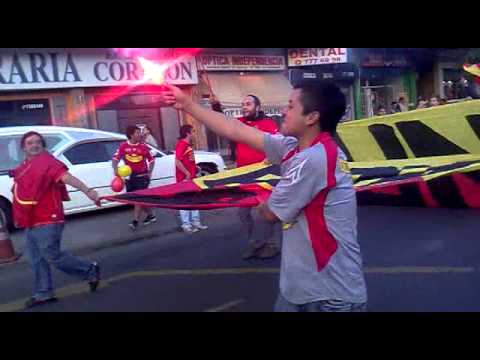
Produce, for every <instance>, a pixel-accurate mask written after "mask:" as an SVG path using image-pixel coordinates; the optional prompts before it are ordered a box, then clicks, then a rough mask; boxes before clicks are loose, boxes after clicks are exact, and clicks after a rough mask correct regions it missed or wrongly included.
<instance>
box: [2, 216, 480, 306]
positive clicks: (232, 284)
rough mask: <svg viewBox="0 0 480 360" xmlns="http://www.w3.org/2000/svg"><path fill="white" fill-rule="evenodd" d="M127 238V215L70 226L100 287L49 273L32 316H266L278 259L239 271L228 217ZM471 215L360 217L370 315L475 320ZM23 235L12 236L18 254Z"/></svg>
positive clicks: (76, 249)
mask: <svg viewBox="0 0 480 360" xmlns="http://www.w3.org/2000/svg"><path fill="white" fill-rule="evenodd" d="M155 211H156V214H157V217H158V221H157V223H155V224H152V225H149V226H148V227H142V228H140V229H139V230H138V231H137V232H135V233H133V232H131V231H130V230H129V228H128V226H127V225H128V222H129V221H130V216H131V212H130V210H129V209H127V208H117V209H111V210H101V211H98V212H92V213H89V214H82V215H75V216H71V217H69V218H68V222H67V227H66V230H65V236H64V248H65V249H66V250H68V251H71V252H73V253H74V254H76V255H81V256H84V257H86V258H88V259H92V260H93V259H95V260H98V261H100V263H101V265H102V274H103V277H104V281H103V283H102V285H101V287H100V288H99V290H98V292H97V293H94V294H90V293H89V292H88V289H87V286H86V285H85V284H84V283H82V282H81V281H79V280H77V279H75V278H72V277H69V276H67V275H65V274H63V273H61V272H59V271H56V270H54V272H53V278H54V281H55V286H56V289H57V295H58V297H59V298H60V301H59V302H58V303H54V304H49V305H45V306H42V307H38V308H36V309H32V310H28V311H35V312H44V311H53V312H62V311H68V312H71V311H72V312H78V311H82V312H83V311H91V312H97V311H100V312H110V311H122V312H123V311H129V312H138V311H140V312H150V311H159V312H269V311H271V310H272V308H273V305H274V302H275V299H276V296H277V293H278V276H279V274H278V269H279V264H280V258H279V257H278V258H276V259H270V260H258V259H254V260H249V261H242V260H241V258H240V257H241V253H242V251H243V250H244V249H245V246H246V239H245V235H244V231H243V229H242V227H241V225H240V223H239V221H238V218H237V216H236V210H235V209H225V210H214V211H205V212H202V217H203V218H202V219H203V220H204V223H206V224H207V225H209V227H210V228H209V229H208V230H205V231H201V232H199V233H196V234H193V235H186V234H184V233H181V232H179V231H178V225H179V223H178V218H177V215H176V212H174V211H171V210H161V209H157V210H155ZM479 215H480V211H477V210H449V209H418V208H394V207H360V208H359V227H358V228H359V241H360V244H361V247H362V252H363V257H364V265H365V276H366V279H367V286H368V295H369V306H368V310H369V311H371V312H380V311H396V312H403V311H419V312H424V311H427V312H429V311H454V312H456V311H479V310H480V301H479V300H480V299H479V295H480V291H479V286H478V284H479V283H480V282H479V280H480V276H479V275H480V264H479V259H480V256H479V255H480V247H479V246H478V241H479V237H478V234H479V230H480V223H479V222H478V220H477V219H478V217H479ZM22 235H23V234H22V233H21V232H15V233H14V234H12V239H13V240H14V245H15V248H16V250H17V251H19V252H21V251H22V250H23V239H22ZM25 260H26V259H25V257H22V258H21V259H20V261H18V262H17V263H15V264H11V265H3V266H0V289H1V291H0V311H22V305H23V302H24V301H25V300H26V299H27V298H28V296H29V295H30V291H31V286H32V274H31V272H30V269H29V268H28V264H27V263H26V261H25Z"/></svg>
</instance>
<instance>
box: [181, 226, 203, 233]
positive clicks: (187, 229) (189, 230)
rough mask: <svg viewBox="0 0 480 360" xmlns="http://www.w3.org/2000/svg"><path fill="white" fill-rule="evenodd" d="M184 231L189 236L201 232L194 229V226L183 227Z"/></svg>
mask: <svg viewBox="0 0 480 360" xmlns="http://www.w3.org/2000/svg"><path fill="white" fill-rule="evenodd" d="M182 230H183V231H184V232H186V233H187V234H193V233H196V232H198V231H199V230H198V229H197V228H194V227H193V226H192V225H182Z"/></svg>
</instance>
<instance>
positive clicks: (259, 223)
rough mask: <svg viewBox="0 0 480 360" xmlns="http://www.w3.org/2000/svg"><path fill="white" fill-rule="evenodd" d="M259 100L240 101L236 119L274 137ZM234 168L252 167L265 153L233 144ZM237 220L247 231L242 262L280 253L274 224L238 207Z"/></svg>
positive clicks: (271, 122) (252, 97)
mask: <svg viewBox="0 0 480 360" xmlns="http://www.w3.org/2000/svg"><path fill="white" fill-rule="evenodd" d="M260 108H261V103H260V99H259V98H258V97H256V96H255V95H248V96H246V97H245V98H244V99H243V101H242V112H243V117H241V118H240V119H238V120H239V121H241V122H242V123H244V124H245V125H247V126H250V127H253V128H256V129H258V130H260V131H263V132H266V133H269V134H276V133H278V126H277V124H276V122H275V121H274V120H273V119H271V118H269V117H267V116H265V113H264V112H263V111H261V110H260ZM235 153H236V163H237V167H241V166H247V165H251V164H255V163H258V162H261V161H264V160H265V153H264V152H262V151H258V150H256V149H254V148H252V147H250V146H248V145H246V144H243V143H236V151H235ZM238 214H239V217H240V221H241V222H242V224H244V226H245V227H246V228H247V234H248V248H247V250H246V251H245V253H244V254H243V255H242V258H243V259H244V260H247V259H250V258H253V257H257V258H260V259H268V258H272V257H275V256H277V255H278V254H280V244H279V236H278V234H276V233H275V225H274V224H271V223H270V222H268V221H265V220H264V219H263V218H260V217H256V218H255V219H254V218H253V216H252V208H240V209H239V210H238Z"/></svg>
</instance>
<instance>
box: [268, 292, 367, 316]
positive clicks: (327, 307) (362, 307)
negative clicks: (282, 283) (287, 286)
mask: <svg viewBox="0 0 480 360" xmlns="http://www.w3.org/2000/svg"><path fill="white" fill-rule="evenodd" d="M274 311H275V312H366V311H367V303H359V304H355V303H350V302H345V301H342V300H321V301H315V302H311V303H307V304H301V305H297V304H292V303H291V302H289V301H288V300H287V299H285V298H284V297H283V296H282V294H279V295H278V299H277V303H276V304H275V310H274Z"/></svg>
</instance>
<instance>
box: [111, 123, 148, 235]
mask: <svg viewBox="0 0 480 360" xmlns="http://www.w3.org/2000/svg"><path fill="white" fill-rule="evenodd" d="M126 135H127V138H128V140H127V141H125V142H124V143H122V144H121V145H120V147H119V148H118V150H117V151H116V152H115V155H113V160H112V166H113V171H114V173H115V175H116V176H118V163H119V162H120V160H123V161H124V162H125V165H128V166H130V168H131V169H132V174H131V175H130V178H129V179H128V180H127V181H126V188H127V192H132V191H137V190H143V189H147V188H148V186H149V185H150V179H151V177H152V172H153V168H154V166H155V159H154V158H153V156H152V154H150V149H149V147H148V146H147V145H146V144H144V143H142V140H143V138H142V133H141V130H140V129H139V128H138V127H136V126H134V125H130V126H128V127H127V131H126ZM142 211H144V212H146V213H147V217H146V218H145V220H143V224H144V225H148V224H150V223H152V222H155V221H157V218H156V217H155V215H153V212H152V210H151V209H149V208H145V207H141V206H137V205H135V207H134V210H133V221H132V222H131V223H130V228H131V229H132V230H133V231H135V230H137V228H138V220H139V218H140V214H141V213H142Z"/></svg>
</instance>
